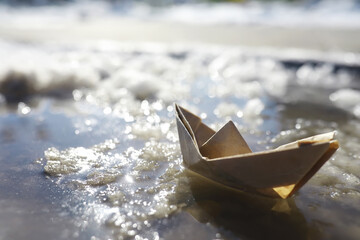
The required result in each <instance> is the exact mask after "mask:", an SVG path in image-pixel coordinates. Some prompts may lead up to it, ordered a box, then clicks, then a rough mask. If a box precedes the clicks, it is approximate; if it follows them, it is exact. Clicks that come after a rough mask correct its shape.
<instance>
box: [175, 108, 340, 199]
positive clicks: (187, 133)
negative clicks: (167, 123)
mask: <svg viewBox="0 0 360 240" xmlns="http://www.w3.org/2000/svg"><path fill="white" fill-rule="evenodd" d="M175 109H176V123H177V128H178V134H179V140H180V146H181V152H182V155H183V162H184V165H185V166H186V167H187V168H188V169H190V170H192V171H194V172H196V173H198V174H200V175H202V176H204V177H206V178H209V179H211V180H213V181H216V182H218V183H221V184H223V185H226V186H228V187H231V188H235V189H239V190H242V191H249V192H257V193H260V194H263V195H267V196H271V197H281V198H284V199H285V198H288V197H290V196H291V195H293V194H294V193H295V192H296V191H298V190H299V189H300V188H301V187H302V186H303V185H304V184H305V183H306V182H307V181H308V180H309V179H310V178H311V177H312V176H313V175H314V174H315V173H316V172H317V171H318V170H319V169H320V168H321V166H323V165H324V163H325V162H326V161H327V160H328V159H329V158H330V157H331V156H332V155H333V154H334V152H335V151H336V150H337V149H338V148H339V144H338V141H337V140H334V137H335V132H329V133H325V134H320V135H316V136H312V137H309V138H305V139H301V140H298V141H296V142H292V143H289V144H286V145H282V146H280V147H278V148H276V149H274V150H269V151H263V152H256V153H254V152H252V151H251V150H250V148H249V146H248V144H247V143H246V141H245V140H244V138H243V137H242V136H241V134H240V133H239V131H238V130H237V128H236V126H235V125H234V123H233V122H232V121H229V122H228V123H227V124H225V125H224V126H223V127H222V128H221V129H220V130H219V131H218V132H215V131H214V130H213V129H211V128H209V127H208V126H207V125H205V124H204V123H203V122H202V121H201V118H199V117H198V116H196V115H195V114H193V113H191V112H189V111H188V110H186V109H184V108H182V107H180V106H178V105H177V104H175Z"/></svg>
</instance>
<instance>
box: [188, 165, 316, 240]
mask: <svg viewBox="0 0 360 240" xmlns="http://www.w3.org/2000/svg"><path fill="white" fill-rule="evenodd" d="M186 175H187V178H188V180H189V184H190V189H191V192H192V194H193V196H194V199H195V201H194V203H193V204H192V205H191V206H189V207H188V208H187V212H188V213H190V214H191V215H192V216H193V217H194V218H195V219H196V220H197V221H199V222H201V223H207V222H208V223H210V224H212V225H215V226H216V227H217V228H218V229H223V230H224V233H222V235H223V236H225V237H226V235H228V234H229V237H234V235H235V236H236V237H241V239H243V238H244V239H309V238H316V239H318V238H319V237H320V233H319V231H318V230H317V229H316V228H315V227H313V226H309V224H308V223H307V221H306V219H305V217H304V215H303V214H302V213H301V212H300V211H299V209H298V208H297V206H296V203H295V199H294V198H289V199H274V198H269V197H263V196H260V195H257V194H251V193H245V192H241V191H238V190H235V189H231V188H228V187H226V186H224V185H221V184H219V183H216V182H214V181H211V180H209V179H207V178H204V177H202V176H201V175H198V174H196V173H194V172H192V171H190V170H188V171H186Z"/></svg>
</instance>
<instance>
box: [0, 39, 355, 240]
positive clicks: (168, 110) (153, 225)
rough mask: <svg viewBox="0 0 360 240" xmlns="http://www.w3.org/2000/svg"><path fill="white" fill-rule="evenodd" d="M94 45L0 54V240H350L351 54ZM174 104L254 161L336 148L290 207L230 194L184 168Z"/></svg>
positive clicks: (9, 48)
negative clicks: (234, 131)
mask: <svg viewBox="0 0 360 240" xmlns="http://www.w3.org/2000/svg"><path fill="white" fill-rule="evenodd" d="M103 44H105V43H103ZM103 44H100V43H99V44H93V45H76V44H73V45H70V46H69V45H61V44H24V43H14V42H1V45H2V47H1V48H0V49H1V54H0V56H1V60H0V61H1V71H0V92H1V94H2V97H1V100H0V104H1V105H0V112H1V116H0V142H1V144H0V149H1V150H0V152H1V156H0V161H1V165H2V168H1V170H0V209H1V210H0V226H1V227H0V239H24V238H25V237H26V238H27V239H48V238H51V239H108V238H110V239H133V238H135V239H146V238H147V239H263V238H265V237H266V238H273V239H275V238H277V239H278V238H282V239H283V238H292V239H357V237H358V236H359V234H360V222H359V214H360V208H359V204H358V203H359V200H360V187H359V186H360V185H359V183H360V180H359V177H360V167H359V166H360V165H359V162H360V155H359V153H358V149H359V142H360V135H359V133H360V119H359V117H360V116H359V108H360V105H359V101H358V100H357V99H358V98H359V96H360V90H359V89H360V85H359V61H357V59H359V56H358V55H356V54H351V59H352V62H349V54H348V53H338V54H337V55H336V57H335V58H333V57H331V56H330V55H327V54H325V53H323V54H319V53H312V54H309V55H307V56H308V59H307V60H306V61H303V60H296V59H295V60H294V59H290V58H288V57H286V56H285V55H284V54H283V53H282V52H281V51H280V50H278V51H277V52H276V51H274V52H275V54H270V53H269V54H261V53H259V52H256V51H253V50H248V49H244V48H240V47H224V46H218V47H215V46H204V47H199V46H196V47H192V46H167V45H121V44H115V43H112V44H109V43H107V44H106V45H103ZM279 56H283V57H279ZM310 56H311V57H310ZM331 58H333V59H336V61H333V60H331ZM324 59H328V60H326V61H324ZM19 63H21V64H19ZM174 102H177V103H178V104H181V105H183V106H184V107H187V108H188V109H190V110H192V111H194V112H195V113H197V114H199V115H200V116H201V117H202V118H204V121H205V122H206V123H207V124H209V125H210V126H212V127H213V128H214V129H218V128H219V127H221V126H222V125H223V124H224V123H225V122H226V121H227V120H229V119H232V120H233V121H234V122H235V123H236V125H237V127H238V128H239V130H240V132H241V133H242V134H243V136H244V138H245V139H246V140H247V141H248V142H249V145H250V147H251V148H252V149H253V150H255V151H261V150H265V149H268V148H274V147H277V146H279V145H281V144H284V143H286V142H290V141H294V140H296V139H299V138H303V137H307V136H310V135H314V134H318V133H323V132H327V131H332V130H336V131H337V139H338V140H339V142H340V146H341V148H340V149H339V150H338V151H337V153H336V154H335V155H334V156H333V158H331V160H329V162H328V163H326V164H325V165H324V167H323V168H322V169H321V170H320V171H319V172H318V173H317V174H316V175H315V176H314V177H313V178H312V179H311V180H310V182H309V183H308V184H306V185H305V186H304V187H303V188H302V189H301V190H300V191H299V192H298V193H297V194H296V195H295V196H294V197H292V198H291V199H289V200H276V199H269V198H265V197H260V196H257V195H252V194H247V193H234V192H232V191H230V190H228V189H224V188H222V187H221V186H217V185H214V184H212V183H209V182H208V181H207V180H205V179H203V178H201V177H199V176H197V175H195V174H193V173H191V172H188V171H187V170H186V169H184V167H183V166H182V158H181V153H180V148H179V143H178V136H177V132H176V126H175V121H174V109H173V103H174Z"/></svg>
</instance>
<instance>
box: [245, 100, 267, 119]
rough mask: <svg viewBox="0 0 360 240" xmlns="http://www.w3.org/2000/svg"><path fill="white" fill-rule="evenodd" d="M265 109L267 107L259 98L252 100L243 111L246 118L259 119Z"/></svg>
mask: <svg viewBox="0 0 360 240" xmlns="http://www.w3.org/2000/svg"><path fill="white" fill-rule="evenodd" d="M264 109H265V105H264V103H263V102H262V101H261V100H260V99H259V98H254V99H250V100H249V101H248V102H247V103H246V105H245V108H244V110H243V113H244V118H246V119H254V118H258V117H259V116H260V114H261V112H262V111H263V110H264Z"/></svg>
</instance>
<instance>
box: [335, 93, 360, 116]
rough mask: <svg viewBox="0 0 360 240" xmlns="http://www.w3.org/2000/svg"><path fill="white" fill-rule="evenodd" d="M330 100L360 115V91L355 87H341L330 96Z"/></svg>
mask: <svg viewBox="0 0 360 240" xmlns="http://www.w3.org/2000/svg"><path fill="white" fill-rule="evenodd" d="M329 98H330V100H331V101H332V102H333V103H334V104H335V105H336V106H337V107H340V108H342V109H344V110H346V111H349V112H351V113H353V114H354V115H355V116H357V117H359V116H360V91H358V90H354V89H349V88H345V89H340V90H338V91H336V92H334V93H332V94H330V96H329Z"/></svg>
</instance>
